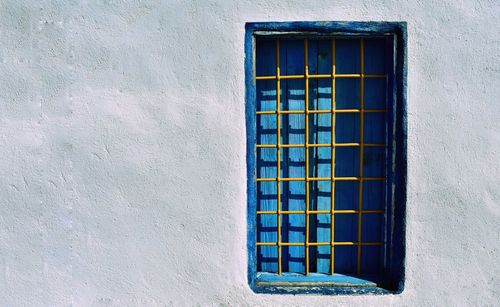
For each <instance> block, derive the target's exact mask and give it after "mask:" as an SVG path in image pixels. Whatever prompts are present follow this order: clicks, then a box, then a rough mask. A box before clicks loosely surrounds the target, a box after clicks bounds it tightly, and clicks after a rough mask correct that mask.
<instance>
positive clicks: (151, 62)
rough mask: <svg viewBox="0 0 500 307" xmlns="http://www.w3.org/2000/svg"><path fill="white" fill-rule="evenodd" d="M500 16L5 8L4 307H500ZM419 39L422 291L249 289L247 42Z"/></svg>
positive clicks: (1, 128) (275, 7)
mask: <svg viewBox="0 0 500 307" xmlns="http://www.w3.org/2000/svg"><path fill="white" fill-rule="evenodd" d="M499 16H500V4H499V2H498V0H490V1H488V0H483V1H465V0H453V1H430V0H429V1H401V0H397V1H389V0H386V1H368V0H367V1H352V0H348V1H346V0H340V1H326V0H325V1H291V0H290V1H258V0H247V1H229V0H226V1H224V0H218V1H215V0H200V1H194V0H193V1H172V0H169V1H159V0H158V1H125V0H108V1H106V0H102V1H90V0H89V1H79V0H66V1H46V0H43V1H41V0H36V1H35V0H27V1H19V0H2V1H1V2H0V202H1V205H0V306H70V305H72V306H210V305H222V306H265V305H267V306H277V305H287V306H304V305H310V306H327V305H337V304H338V305H340V306H362V305H364V306H387V305H394V306H495V305H496V306H498V304H499V300H500V290H499V289H500V288H499V286H500V277H499V276H500V260H499V259H500V250H499V248H500V179H499V174H500V101H499V97H500V36H499V31H500V18H499ZM281 20H306V21H307V20H378V21H386V20H396V21H400V20H402V21H407V22H408V35H409V46H408V52H409V58H408V63H409V75H408V84H409V92H408V110H409V140H408V141H409V161H408V162H409V172H408V174H409V180H408V217H407V219H408V225H407V270H406V276H407V279H406V288H405V291H404V292H403V293H402V294H401V295H388V296H281V295H257V294H254V293H253V292H252V291H251V290H250V289H249V287H248V285H247V280H246V270H247V263H246V255H247V250H246V225H247V223H246V216H245V215H246V213H245V210H246V191H245V188H246V179H245V176H246V175H245V170H246V164H245V120H244V67H243V61H244V45H243V41H244V24H245V22H248V21H281Z"/></svg>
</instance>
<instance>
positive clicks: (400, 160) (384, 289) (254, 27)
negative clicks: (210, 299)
mask: <svg viewBox="0 0 500 307" xmlns="http://www.w3.org/2000/svg"><path fill="white" fill-rule="evenodd" d="M260 31H263V32H289V31H293V32H308V33H307V34H308V35H309V34H311V32H314V33H316V34H318V35H321V34H335V35H342V36H343V35H345V36H360V35H363V36H371V35H374V36H381V35H385V36H386V37H387V36H390V37H394V42H395V49H396V50H397V57H396V63H395V65H393V63H392V62H393V61H392V55H390V54H386V63H385V64H386V65H387V66H390V67H393V66H395V71H396V77H395V78H393V77H392V75H391V74H389V79H388V80H389V86H390V88H391V89H392V92H393V95H388V96H389V97H388V102H389V104H390V105H393V103H392V102H394V101H397V103H395V104H394V107H395V109H396V110H395V111H396V112H395V114H393V112H392V111H393V110H392V108H389V109H390V112H389V113H388V122H389V126H390V127H392V124H393V123H394V121H395V124H396V128H395V131H394V137H395V140H396V148H394V149H393V148H392V144H391V143H389V147H388V151H389V152H392V150H395V156H396V158H395V161H394V164H395V172H394V173H392V172H391V164H392V161H388V162H387V170H388V186H389V187H390V183H394V184H395V187H396V188H395V190H394V191H393V192H394V197H395V204H397V205H394V204H392V199H391V193H386V204H387V206H388V208H389V209H392V210H391V214H392V215H393V216H394V225H391V223H390V221H389V222H388V223H386V225H387V227H388V229H390V227H392V226H394V232H393V237H392V238H391V237H389V238H388V239H387V244H386V246H387V248H386V250H385V254H386V257H385V259H386V261H387V272H386V274H385V275H384V279H383V280H382V281H378V282H377V284H379V286H375V285H374V284H373V283H370V282H369V281H370V277H367V276H357V278H356V277H352V276H346V277H345V278H350V280H351V281H352V282H351V283H350V284H353V286H345V285H342V286H337V285H335V286H332V285H330V286H326V287H325V286H323V287H314V286H308V287H283V286H273V285H272V282H273V281H274V280H275V279H276V278H277V279H278V280H280V281H286V280H287V278H290V276H288V275H287V274H284V275H283V276H281V277H278V276H277V275H274V276H273V274H270V275H265V274H264V275H263V273H257V258H256V253H255V250H256V249H255V242H256V236H257V232H256V210H257V195H256V188H257V187H256V184H255V173H256V169H255V166H256V151H255V140H256V116H255V110H256V106H255V101H256V96H255V91H256V88H255V83H254V70H253V69H254V66H253V48H254V46H255V44H254V35H255V32H259V34H264V33H261V32H260ZM273 34H275V35H276V34H279V33H273ZM311 35H314V34H311ZM388 41H389V43H388V44H390V45H391V46H390V47H391V48H392V40H388ZM375 47H376V46H375ZM299 66H300V65H299ZM299 66H297V67H296V68H293V67H292V70H293V69H300V67H299ZM372 66H373V67H372ZM372 66H370V65H367V67H366V69H373V70H376V69H378V68H377V67H376V63H374V65H372ZM320 69H321V68H320V67H318V70H320ZM320 72H321V71H320ZM367 73H368V71H367ZM259 74H260V72H259ZM406 74H407V68H406V23H404V22H280V23H277V22H270V23H247V24H246V33H245V83H246V125H247V180H248V184H247V193H248V211H247V213H248V238H247V248H248V282H249V285H250V287H251V288H252V289H253V290H254V291H255V292H257V293H291V294H299V293H320V294H364V293H371V294H387V293H401V292H402V290H403V287H404V254H405V205H406V135H407V131H406V126H407V123H406ZM391 85H392V86H391ZM392 96H394V97H395V99H392ZM351 101H352V100H351ZM355 101H356V100H355ZM317 103H319V100H318V101H317ZM289 107H291V106H289ZM269 109H273V108H272V107H270V108H269ZM324 109H329V106H325V107H324ZM392 135H393V131H392V129H388V137H389V138H391V136H392ZM374 137H376V135H374ZM375 189H378V188H375ZM347 197H349V196H347ZM353 201H354V202H355V200H353ZM316 206H320V204H319V203H318V204H316ZM318 208H319V207H318ZM337 209H338V208H337ZM318 222H319V223H322V222H327V221H321V220H318ZM371 223H377V222H371ZM318 235H319V236H320V237H321V236H322V235H321V234H318ZM336 240H337V238H336ZM326 248H328V247H326ZM337 248H339V247H337ZM346 248H349V247H348V246H346ZM351 248H352V247H351ZM364 248H365V247H364ZM379 248H381V247H379ZM323 265H324V263H323V264H320V263H319V262H318V267H321V266H323ZM368 265H369V264H368ZM336 266H337V263H336ZM300 276H302V277H300ZM335 276H337V277H335ZM292 277H293V278H295V282H298V280H301V278H306V279H308V280H309V281H315V280H316V279H318V278H319V279H321V278H323V280H325V278H326V279H328V278H332V276H329V275H321V274H318V276H316V275H313V274H311V276H308V277H304V276H303V275H298V276H292ZM263 278H264V279H263ZM293 278H292V280H291V282H294V279H293ZM333 278H334V282H338V283H339V284H342V283H341V282H339V281H340V280H341V279H342V278H343V276H342V275H340V274H336V275H334V277H333ZM335 278H337V279H335ZM335 280H336V281H335ZM262 281H268V282H267V284H266V285H263V284H262ZM330 281H332V280H330ZM259 283H260V284H259Z"/></svg>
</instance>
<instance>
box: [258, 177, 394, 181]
mask: <svg viewBox="0 0 500 307" xmlns="http://www.w3.org/2000/svg"><path fill="white" fill-rule="evenodd" d="M256 180H257V181H330V180H333V181H356V180H385V178H383V177H363V178H359V177H334V178H330V177H308V178H304V177H296V178H276V177H274V178H257V179H256Z"/></svg>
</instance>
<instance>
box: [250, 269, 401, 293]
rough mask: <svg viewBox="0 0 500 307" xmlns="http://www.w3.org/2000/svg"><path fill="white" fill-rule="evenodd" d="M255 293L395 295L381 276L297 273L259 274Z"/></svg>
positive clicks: (254, 287)
mask: <svg viewBox="0 0 500 307" xmlns="http://www.w3.org/2000/svg"><path fill="white" fill-rule="evenodd" d="M252 290H253V291H254V292H256V293H274V294H326V295H356V294H394V293H400V291H397V292H394V291H390V290H387V289H385V288H384V287H382V282H381V280H380V276H374V275H360V276H349V275H343V274H335V275H327V274H319V273H311V274H309V275H308V276H305V275H303V274H297V273H283V275H281V276H279V275H277V274H273V273H258V274H257V276H256V279H255V283H254V286H253V287H252Z"/></svg>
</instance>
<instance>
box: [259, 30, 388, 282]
mask: <svg viewBox="0 0 500 307" xmlns="http://www.w3.org/2000/svg"><path fill="white" fill-rule="evenodd" d="M308 44H309V41H308V39H304V64H305V67H304V74H303V75H281V73H280V40H279V39H276V74H275V75H274V76H256V80H276V110H271V111H256V114H257V115H275V116H276V135H277V142H276V144H256V148H276V159H277V171H276V177H271V178H256V181H257V182H272V181H276V185H277V186H276V188H277V210H267V211H257V215H265V214H276V216H277V242H256V245H257V246H277V248H278V274H279V275H281V274H282V249H281V247H282V246H304V247H305V273H306V275H308V274H309V273H310V269H309V247H310V246H331V252H330V274H332V275H333V274H334V273H335V259H334V255H335V246H356V247H357V273H358V274H360V273H362V272H361V257H362V253H361V250H362V247H363V246H380V245H384V242H363V241H362V219H363V214H382V213H385V210H363V182H364V181H373V180H374V181H381V180H385V179H386V178H385V177H364V176H363V160H364V147H385V146H386V144H381V143H365V142H364V114H365V113H385V112H387V110H386V109H365V107H364V96H365V93H364V80H365V78H387V75H386V74H364V39H362V38H361V39H360V50H361V52H360V59H359V60H360V67H361V71H360V73H359V74H337V73H336V65H335V48H336V40H335V39H332V40H331V56H332V70H331V71H332V72H331V74H309V65H308V49H309V48H308ZM319 78H326V79H328V78H329V79H331V89H332V94H331V96H332V98H331V109H330V110H309V79H319ZM338 78H359V79H360V108H359V109H339V110H337V109H336V105H335V79H338ZM286 79H304V80H305V106H304V110H281V101H280V91H281V80H286ZM337 113H359V114H360V141H359V142H358V143H336V142H335V120H336V116H335V114H337ZM281 114H305V143H304V144H281ZM309 114H331V143H330V144H310V143H309ZM315 147H331V150H332V151H331V176H330V177H310V176H309V150H308V148H315ZM337 147H359V151H360V159H359V176H358V177H335V148H337ZM281 148H305V177H294V178H282V177H281V176H280V175H281V161H280V160H281V157H280V149H281ZM286 181H304V182H305V210H282V208H281V203H282V202H281V185H280V183H281V182H286ZM311 181H330V182H331V196H330V197H331V208H330V210H310V206H309V204H310V191H309V189H310V187H309V182H311ZM336 181H358V183H359V188H358V193H359V195H358V196H359V197H358V209H357V210H335V182H336ZM287 214H304V215H305V216H306V226H305V229H306V230H305V242H282V240H281V239H282V234H281V218H282V215H287ZM311 214H330V216H331V224H330V242H310V241H309V238H310V236H309V233H310V231H311V229H310V224H309V220H310V215H311ZM335 214H357V216H358V234H357V241H356V242H339V241H335V226H334V216H335Z"/></svg>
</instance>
